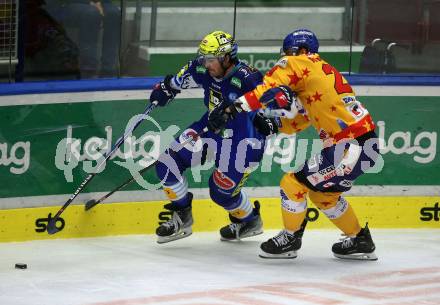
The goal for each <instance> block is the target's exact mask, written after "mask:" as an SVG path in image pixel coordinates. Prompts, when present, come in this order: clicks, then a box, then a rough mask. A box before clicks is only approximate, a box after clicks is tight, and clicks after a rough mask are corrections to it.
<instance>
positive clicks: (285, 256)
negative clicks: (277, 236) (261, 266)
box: [258, 250, 298, 259]
mask: <svg viewBox="0 0 440 305" xmlns="http://www.w3.org/2000/svg"><path fill="white" fill-rule="evenodd" d="M258 256H259V257H261V258H264V259H292V258H296V257H298V254H297V253H296V251H289V252H286V253H281V254H272V253H267V252H264V251H262V250H261V251H260V253H259V254H258Z"/></svg>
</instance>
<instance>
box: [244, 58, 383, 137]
mask: <svg viewBox="0 0 440 305" xmlns="http://www.w3.org/2000/svg"><path fill="white" fill-rule="evenodd" d="M281 85H287V86H289V87H290V88H291V89H292V90H293V91H294V92H295V93H296V94H297V97H298V99H299V102H300V103H299V105H297V107H298V108H299V109H298V112H299V113H300V114H302V116H304V118H301V117H298V116H297V117H295V118H294V119H292V121H291V122H290V126H289V123H288V122H286V121H285V120H284V122H283V123H284V124H282V125H284V126H286V127H287V126H289V127H288V129H289V128H290V132H297V131H299V130H301V129H303V128H304V127H305V126H306V123H307V121H309V123H310V124H311V125H312V126H313V127H314V128H315V129H316V130H317V131H318V134H319V137H320V138H321V139H329V138H332V139H333V140H334V141H335V142H337V141H339V140H341V139H346V138H357V137H359V136H361V135H363V134H365V133H367V132H369V131H371V130H374V128H375V126H374V123H373V120H372V118H371V116H370V114H369V113H368V110H367V109H366V108H364V107H363V105H362V104H361V103H360V102H359V101H357V100H356V96H355V93H354V91H353V89H352V87H351V86H350V85H349V84H348V82H347V81H346V79H345V78H344V77H343V76H342V75H341V74H340V73H339V72H338V71H337V70H336V69H335V68H334V67H333V66H331V65H330V64H328V63H327V62H325V61H324V60H322V59H321V58H320V56H319V54H303V55H298V56H285V57H282V58H281V59H280V60H279V61H278V62H277V63H276V64H275V66H274V67H273V68H272V69H271V70H270V71H269V72H267V73H266V75H265V76H264V79H263V83H262V84H261V85H258V86H257V87H256V88H255V89H254V90H252V91H250V92H248V93H246V94H245V95H244V99H245V100H246V103H247V108H248V109H251V110H256V109H259V108H261V107H262V105H261V103H260V102H259V98H260V97H261V96H262V95H263V93H264V92H265V91H266V90H268V89H270V88H274V87H278V86H281ZM298 119H299V120H300V121H298ZM295 124H302V125H300V128H297V126H295ZM296 129H298V130H296ZM281 131H283V132H289V131H287V130H283V128H282V129H281Z"/></svg>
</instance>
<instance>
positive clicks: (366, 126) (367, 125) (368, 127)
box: [362, 122, 371, 131]
mask: <svg viewBox="0 0 440 305" xmlns="http://www.w3.org/2000/svg"><path fill="white" fill-rule="evenodd" d="M362 127H365V129H366V130H367V131H370V129H371V128H370V124H369V123H368V122H365V124H364V125H362Z"/></svg>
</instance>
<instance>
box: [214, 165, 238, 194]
mask: <svg viewBox="0 0 440 305" xmlns="http://www.w3.org/2000/svg"><path fill="white" fill-rule="evenodd" d="M212 179H213V180H214V183H215V185H217V186H218V187H219V188H221V189H223V190H231V189H233V188H234V187H235V182H234V181H233V180H232V179H231V178H229V177H228V176H226V175H225V174H223V173H222V172H221V171H219V170H218V169H216V170H215V171H214V173H213V174H212Z"/></svg>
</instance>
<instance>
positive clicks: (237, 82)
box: [231, 76, 241, 89]
mask: <svg viewBox="0 0 440 305" xmlns="http://www.w3.org/2000/svg"><path fill="white" fill-rule="evenodd" d="M231 84H232V85H234V86H235V87H237V88H239V89H241V79H239V78H238V77H235V76H233V77H231Z"/></svg>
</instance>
